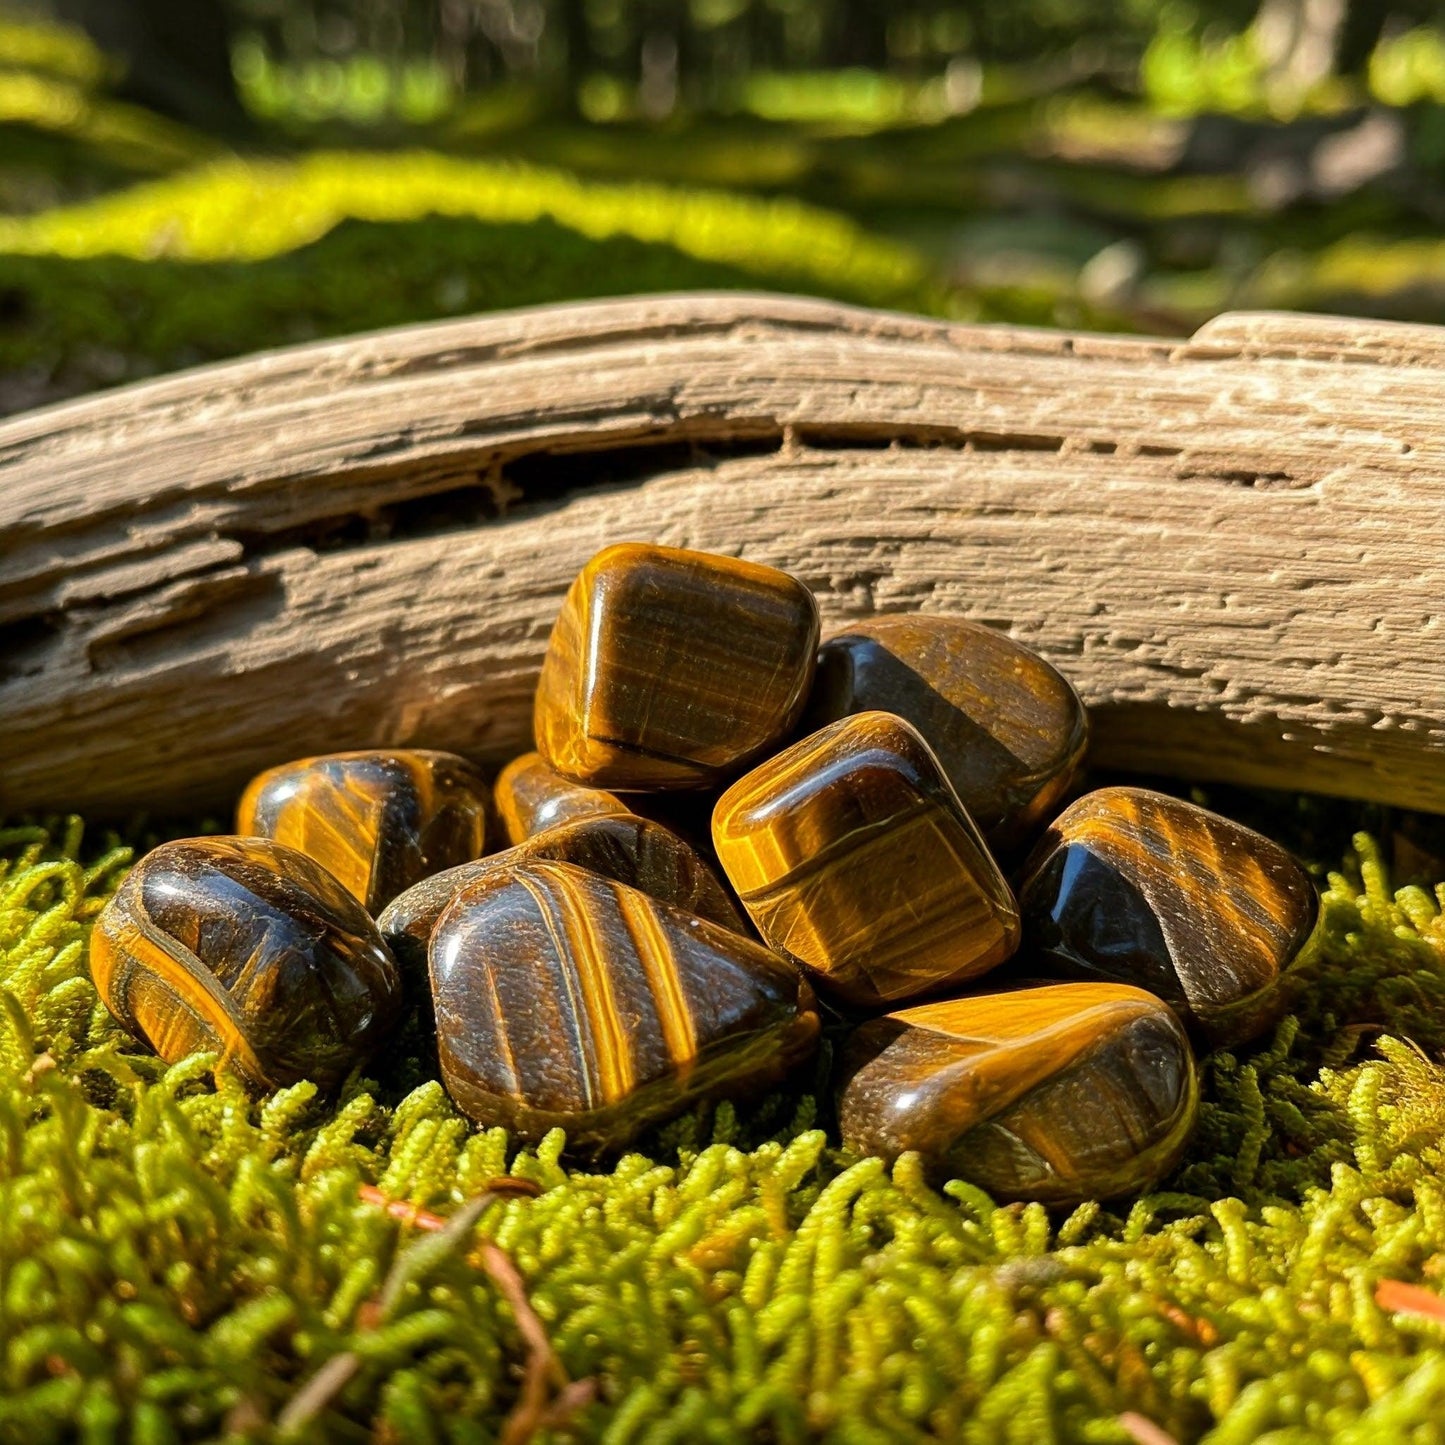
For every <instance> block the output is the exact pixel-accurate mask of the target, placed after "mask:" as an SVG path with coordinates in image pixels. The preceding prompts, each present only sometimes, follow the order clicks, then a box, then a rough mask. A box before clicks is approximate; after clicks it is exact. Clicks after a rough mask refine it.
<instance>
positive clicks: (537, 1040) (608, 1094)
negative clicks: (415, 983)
mask: <svg viewBox="0 0 1445 1445" xmlns="http://www.w3.org/2000/svg"><path fill="white" fill-rule="evenodd" d="M430 967H431V979H432V996H433V999H434V1002H435V1006H436V1020H437V1040H438V1045H439V1050H440V1056H441V1067H442V1078H443V1080H444V1082H445V1084H446V1087H447V1090H448V1092H449V1093H450V1094H451V1096H452V1098H453V1099H455V1100H456V1102H457V1104H458V1106H459V1107H460V1108H461V1109H462V1110H463V1111H464V1112H466V1113H467V1114H468V1115H470V1116H471V1117H472V1118H473V1119H475V1120H476V1121H477V1122H478V1123H480V1124H485V1125H498V1124H500V1125H502V1126H504V1127H506V1128H507V1129H509V1130H511V1131H512V1132H513V1133H514V1134H515V1135H516V1136H517V1137H518V1138H520V1139H525V1140H531V1141H536V1140H538V1139H540V1138H541V1137H542V1136H543V1135H544V1134H545V1133H546V1132H547V1131H548V1130H549V1129H552V1128H563V1129H565V1130H566V1131H567V1138H568V1143H569V1146H570V1147H571V1148H572V1149H573V1150H578V1151H582V1152H595V1151H598V1150H604V1149H615V1148H620V1147H623V1146H625V1145H626V1144H627V1143H629V1142H630V1141H631V1140H632V1139H634V1138H635V1137H636V1136H637V1134H638V1133H639V1132H641V1131H642V1130H643V1129H644V1128H646V1127H648V1126H649V1125H651V1124H654V1123H657V1122H659V1121H660V1120H662V1119H665V1118H667V1117H668V1116H670V1115H672V1114H676V1113H678V1112H680V1111H682V1110H683V1109H685V1108H686V1107H688V1105H690V1104H692V1103H693V1102H695V1101H697V1100H699V1099H704V1098H716V1097H719V1096H722V1095H735V1094H752V1093H756V1092H759V1091H763V1090H766V1089H768V1088H770V1087H772V1086H773V1085H775V1084H777V1083H778V1082H779V1081H780V1080H781V1079H782V1078H783V1077H784V1076H785V1075H786V1074H787V1073H788V1072H789V1070H790V1069H791V1068H792V1067H793V1066H795V1065H796V1064H798V1063H799V1062H801V1061H802V1060H803V1059H805V1058H806V1057H808V1055H809V1054H811V1052H812V1051H813V1048H814V1046H815V1045H816V1042H817V1038H818V1030H819V1022H818V1015H817V1013H816V1011H815V1008H814V1005H813V996H812V990H811V989H810V988H809V987H808V984H807V982H806V980H805V979H804V978H803V977H802V975H801V974H800V973H799V972H798V971H797V969H796V968H794V967H793V965H792V964H790V963H788V962H787V961H786V960H784V959H781V958H778V957H777V956H776V955H775V954H772V953H770V952H768V950H767V949H765V948H762V947H761V946H760V945H758V944H756V943H753V942H751V941H749V940H748V939H746V938H742V937H740V936H739V935H738V934H736V933H733V932H731V931H729V930H728V929H725V928H720V927H719V926H718V925H716V924H713V923H706V922H704V921H703V920H702V919H700V918H695V917H692V916H690V915H689V914H686V913H682V912H681V911H679V910H678V909H675V908H669V907H668V906H667V905H666V904H665V903H659V902H658V901H657V900H656V899H655V898H649V897H648V896H647V894H645V893H641V892H639V891H638V890H637V889H635V888H628V887H626V886H625V885H623V884H621V883H615V882H613V881H612V880H611V879H607V878H602V877H599V876H598V875H597V874H595V873H588V872H586V871H584V870H583V869H581V868H576V867H573V866H572V865H571V864H567V863H545V862H529V863H520V864H517V865H516V866H514V867H512V868H509V869H506V870H497V869H494V870H491V871H489V872H488V873H486V874H485V875H484V876H483V877H481V878H479V879H477V880H476V882H474V883H472V884H471V885H470V886H469V887H467V888H465V889H463V891H462V892H461V893H459V894H458V895H457V896H456V898H455V899H454V900H453V901H452V903H451V905H450V906H449V907H448V908H447V910H446V912H445V913H443V915H442V917H441V919H440V921H439V922H438V924H437V927H436V929H435V931H434V932H433V934H432V940H431V948H430Z"/></svg>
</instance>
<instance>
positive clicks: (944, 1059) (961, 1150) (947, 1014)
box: [838, 983, 1199, 1204]
mask: <svg viewBox="0 0 1445 1445" xmlns="http://www.w3.org/2000/svg"><path fill="white" fill-rule="evenodd" d="M841 1077H842V1080H843V1084H842V1087H841V1090H840V1092H839V1102H838V1113H839V1121H840V1124H841V1127H842V1132H843V1140H844V1142H845V1143H846V1144H847V1145H848V1147H849V1148H851V1149H854V1150H856V1151H858V1152H859V1153H863V1154H876V1155H881V1156H882V1157H884V1158H886V1159H889V1160H890V1161H891V1160H893V1159H896V1158H897V1157H898V1155H899V1154H902V1153H904V1152H905V1151H908V1150H916V1151H918V1152H919V1153H920V1154H921V1155H922V1157H923V1161H924V1164H925V1166H926V1168H927V1169H928V1170H929V1172H930V1173H931V1174H932V1176H933V1177H934V1178H935V1179H937V1180H939V1181H942V1180H945V1179H955V1178H958V1179H967V1180H970V1181H972V1182H973V1183H975V1184H978V1185H980V1186H981V1187H982V1188H984V1189H987V1190H988V1191H989V1192H990V1193H992V1194H993V1195H995V1196H996V1197H997V1198H1000V1199H1038V1200H1042V1201H1044V1202H1046V1203H1053V1204H1069V1203H1076V1202H1078V1201H1080V1200H1084V1199H1107V1198H1111V1197H1113V1196H1115V1195H1119V1194H1128V1193H1133V1192H1135V1191H1137V1190H1140V1189H1146V1188H1148V1187H1150V1186H1151V1185H1153V1184H1155V1183H1157V1181H1158V1180H1159V1179H1161V1178H1162V1177H1163V1176H1164V1175H1165V1174H1167V1173H1168V1172H1169V1170H1170V1169H1172V1168H1173V1167H1174V1165H1175V1163H1177V1162H1178V1159H1179V1156H1180V1154H1181V1153H1182V1151H1183V1149H1184V1146H1185V1144H1186V1143H1187V1142H1188V1139H1189V1135H1190V1133H1191V1132H1192V1130H1193V1127H1194V1122H1195V1117H1196V1114H1197V1110H1198V1101H1199V1086H1198V1080H1197V1076H1196V1072H1195V1067H1194V1059H1193V1055H1192V1054H1191V1052H1190V1049H1189V1043H1188V1040H1187V1039H1186V1038H1185V1035H1184V1031H1183V1029H1182V1028H1181V1027H1180V1025H1179V1022H1178V1020H1177V1019H1176V1018H1175V1017H1174V1015H1173V1013H1172V1012H1171V1011H1170V1010H1169V1008H1168V1007H1167V1006H1166V1005H1165V1004H1164V1003H1162V1002H1161V1001H1160V1000H1159V999H1157V998H1155V997H1153V995H1151V994H1148V993H1145V992H1144V991H1143V990H1142V989H1136V988H1128V987H1125V986H1123V985H1119V984H1099V983H1073V984H1053V985H1049V986H1046V987H1043V988H1027V989H1019V990H1017V991H1015V992H1011V993H994V994H978V995H975V996H973V997H971V998H960V999H950V1000H948V1001H946V1002H941V1003H932V1004H924V1005H922V1006H920V1007H917V1008H910V1009H904V1010H902V1011H901V1012H898V1013H893V1014H888V1015H886V1016H884V1017H883V1018H878V1019H872V1020H870V1021H869V1022H868V1023H866V1024H864V1025H862V1026H861V1027H860V1028H858V1029H857V1030H855V1032H854V1034H853V1036H852V1038H851V1039H850V1040H849V1042H848V1045H847V1048H846V1049H845V1051H844V1056H843V1060H842V1066H841Z"/></svg>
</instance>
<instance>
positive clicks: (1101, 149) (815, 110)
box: [0, 0, 1445, 411]
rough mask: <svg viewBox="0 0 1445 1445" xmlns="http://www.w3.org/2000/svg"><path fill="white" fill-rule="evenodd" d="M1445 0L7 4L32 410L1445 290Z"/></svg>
mask: <svg viewBox="0 0 1445 1445" xmlns="http://www.w3.org/2000/svg"><path fill="white" fill-rule="evenodd" d="M1442 223H1445V13H1442V8H1441V6H1440V5H1439V4H1437V3H1433V0H1197V3H1183V0H1113V3H1110V0H886V3H884V0H24V3H22V0H0V411H14V410H17V409H19V408H23V407H27V406H33V405H38V404H41V403H43V402H47V401H52V400H55V399H58V398H61V397H65V396H70V395H74V394H77V393H79V392H83V391H86V390H90V389H94V388H97V387H101V386H107V385H112V384H115V383H118V382H121V381H125V380H131V379H135V378H137V377H142V376H146V375H150V374H154V373H155V372H158V371H162V370H167V369H171V368H175V367H179V366H185V365H191V364H194V363H197V362H201V361H205V360H210V359H214V358H219V357H223V356H227V355H233V354H236V353H239V352H242V351H248V350H252V349H255V348H258V347H262V346H268V345H276V344H281V343H285V342H290V341H296V340H302V339H306V338H310V337H316V336H323V335H333V334H338V333H342V332H347V331H355V330H360V329H365V328H369V327H375V326H381V325H388V324H391V323H395V322H401V321H407V320H419V319H425V318H431V317H439V316H446V315H455V314H461V313H466V312H471V311H477V310H483V309H488V308H494V307H504V306H513V305H522V304H526V303H532V302H539V301H548V300H558V299H565V298H571V297H581V296H597V295H611V294H620V293H626V292H633V291H642V290H660V289H673V288H678V287H692V286H728V287H737V286H744V287H767V288H775V289H786V290H793V291H803V292H809V293H812V294H817V295H827V296H836V297H839V298H842V299H845V300H851V301H859V302H865V303H870V304H876V305H884V306H895V307H903V308H908V309H913V310H921V311H928V312H932V313H935V314H939V315H945V316H954V317H961V318H979V319H985V320H995V319H1002V320H1014V321H1025V322H1035V323H1041V324H1049V325H1068V326H1085V327H1102V328H1110V329H1121V330H1144V331H1156V332H1164V333H1170V332H1182V331H1187V330H1189V329H1191V328H1192V327H1194V326H1196V325H1197V324H1198V323H1199V322H1200V321H1202V320H1203V319H1205V318H1206V317H1208V316H1210V315H1212V314H1214V313H1216V312H1218V311H1220V310H1223V309H1226V308H1229V307H1242V306H1251V307H1253V306H1284V307H1298V308H1304V309H1317V310H1336V311H1345V312H1352V313H1359V314H1368V315H1381V316H1390V317H1399V318H1406V319H1419V320H1430V321H1445V230H1442Z"/></svg>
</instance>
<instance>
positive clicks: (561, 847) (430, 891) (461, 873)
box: [377, 815, 747, 977]
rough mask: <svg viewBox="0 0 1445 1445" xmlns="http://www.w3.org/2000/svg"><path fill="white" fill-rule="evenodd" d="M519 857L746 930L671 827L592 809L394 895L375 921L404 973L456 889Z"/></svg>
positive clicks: (420, 969)
mask: <svg viewBox="0 0 1445 1445" xmlns="http://www.w3.org/2000/svg"><path fill="white" fill-rule="evenodd" d="M526 862H554V863H572V864H575V865H576V866H577V867H579V868H586V869H587V870H588V871H589V872H592V873H600V874H601V875H602V876H603V877H604V878H611V879H613V880H614V881H616V882H618V883H625V884H627V886H628V887H629V888H637V889H640V890H641V891H642V892H643V893H646V894H647V895H648V896H649V897H652V898H656V899H658V900H659V901H660V902H663V903H667V904H670V905H671V906H672V907H674V908H680V909H681V910H682V911H683V912H684V913H692V914H696V915H697V916H698V917H699V918H703V919H706V920H707V921H708V922H709V923H716V924H719V925H720V926H721V927H723V928H727V929H731V930H732V932H734V933H743V934H746V933H747V924H746V922H745V921H744V920H743V919H742V917H741V916H740V915H739V913H738V910H737V909H736V907H734V905H733V902H732V899H730V898H729V897H728V894H727V890H726V889H725V888H724V887H723V885H722V883H721V882H720V881H719V879H718V877H717V874H716V873H714V872H713V870H712V868H711V866H710V865H709V864H708V863H707V862H706V861H704V860H703V859H702V858H700V857H699V856H698V854H697V853H696V852H695V851H694V850H693V849H692V848H691V847H689V846H688V844H687V843H685V842H684V841H683V840H682V839H681V838H679V837H678V836H677V835H676V834H675V833H672V832H670V831H669V830H668V829H666V828H664V827H663V826H662V824H661V823H654V822H651V821H650V820H649V819H647V818H636V817H632V816H629V815H623V816H620V817H615V816H611V815H599V816H596V817H591V818H578V819H575V820H574V821H572V822H569V823H559V824H558V825H557V826H556V827H554V828H548V829H546V830H545V831H544V832H541V833H535V834H533V835H532V836H531V837H530V838H528V839H526V841H525V842H522V843H518V844H517V845H516V846H515V847H512V848H508V849H506V850H505V851H504V852H501V853H493V854H492V855H491V856H490V857H489V858H479V859H477V860H476V862H474V863H463V864H462V865H461V867H459V868H449V869H447V871H446V872H445V873H436V874H433V875H432V877H430V878H424V879H422V881H421V882H420V883H417V884H414V885H413V886H412V887H411V888H408V889H407V890H406V892H405V893H403V894H402V895H401V896H400V897H399V898H395V899H393V900H392V902H391V903H390V904H389V905H388V906H387V908H386V909H385V911H384V912H383V913H382V915H381V917H380V918H378V919H377V927H378V928H379V929H380V930H381V935H382V937H383V938H384V939H385V940H386V943H387V945H388V947H389V948H390V949H391V951H392V952H393V953H394V954H395V955H396V958H397V961H398V962H399V963H400V964H401V965H402V967H403V968H404V969H405V970H406V972H407V974H408V976H409V977H410V976H412V974H413V972H414V971H415V972H416V973H418V974H421V975H423V976H424V971H425V968H426V948H427V943H428V941H429V940H430V939H431V935H432V930H433V929H434V928H435V927H436V923H437V919H439V918H440V917H441V915H442V912H443V911H444V910H445V908H446V907H447V905H448V904H449V903H450V902H451V901H452V899H453V898H455V897H456V895H457V894H458V893H460V892H461V891H462V890H463V889H464V888H467V887H469V886H470V885H471V884H473V883H475V882H476V881H477V880H478V879H480V878H483V877H485V876H486V875H487V874H489V873H493V872H503V873H505V872H508V871H510V870H511V869H512V868H514V867H516V865H517V864H519V863H526Z"/></svg>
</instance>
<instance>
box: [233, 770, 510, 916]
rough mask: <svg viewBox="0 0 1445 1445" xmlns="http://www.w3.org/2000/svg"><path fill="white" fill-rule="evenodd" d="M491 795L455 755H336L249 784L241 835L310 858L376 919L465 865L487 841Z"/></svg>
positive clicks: (239, 823)
mask: <svg viewBox="0 0 1445 1445" xmlns="http://www.w3.org/2000/svg"><path fill="white" fill-rule="evenodd" d="M486 807H487V788H486V784H485V783H484V782H483V781H482V776H481V774H480V773H479V772H477V770H476V769H475V768H474V767H472V765H471V764H470V763H468V762H467V761H466V760H465V759H464V758H459V757H457V756H456V754H455V753H437V752H426V751H421V750H405V749H400V748H377V749H373V750H370V751H366V752H354V753H331V754H328V755H327V756H324V757H316V758H302V759H300V761H298V762H294V763H286V764H284V765H283V766H281V767H279V768H271V769H270V770H269V771H268V772H264V773H261V774H260V775H259V776H258V777H255V778H253V779H252V780H251V782H250V784H249V786H248V787H247V788H246V791H245V793H243V794H242V796H241V803H240V806H239V807H238V808H237V810H236V831H237V832H238V833H241V834H247V835H254V836H257V837H261V838H273V839H275V841H276V842H278V843H284V844H285V845H286V846H287V847H288V848H295V849H297V850H298V851H299V852H302V853H305V854H306V856H307V857H308V858H314V859H315V860H316V861H317V862H318V863H320V864H321V866H322V867H323V868H325V869H327V870H328V871H329V872H331V873H333V874H334V875H335V876H336V877H337V878H339V879H340V880H341V882H342V883H343V884H344V885H345V887H346V888H347V889H348V890H349V891H350V892H351V893H352V894H354V895H355V897H357V898H358V899H359V900H360V901H361V902H362V903H363V904H364V905H365V906H366V908H367V911H368V912H370V913H373V914H375V913H379V912H380V911H381V910H382V908H384V907H385V906H386V905H387V904H388V903H389V902H390V901H391V900H392V899H393V898H395V897H396V895H397V894H398V893H400V892H402V891H403V890H404V889H406V888H410V887H411V885H412V884H413V883H415V882H417V881H418V880H419V879H422V878H425V877H426V876H427V875H428V874H429V873H437V872H440V871H441V870H442V869H443V868H451V867H454V866H455V865H456V864H458V863H465V862H468V861H469V860H470V859H472V858H475V857H476V856H477V855H478V854H479V853H480V852H481V851H482V846H483V843H484V841H485V833H486Z"/></svg>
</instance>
